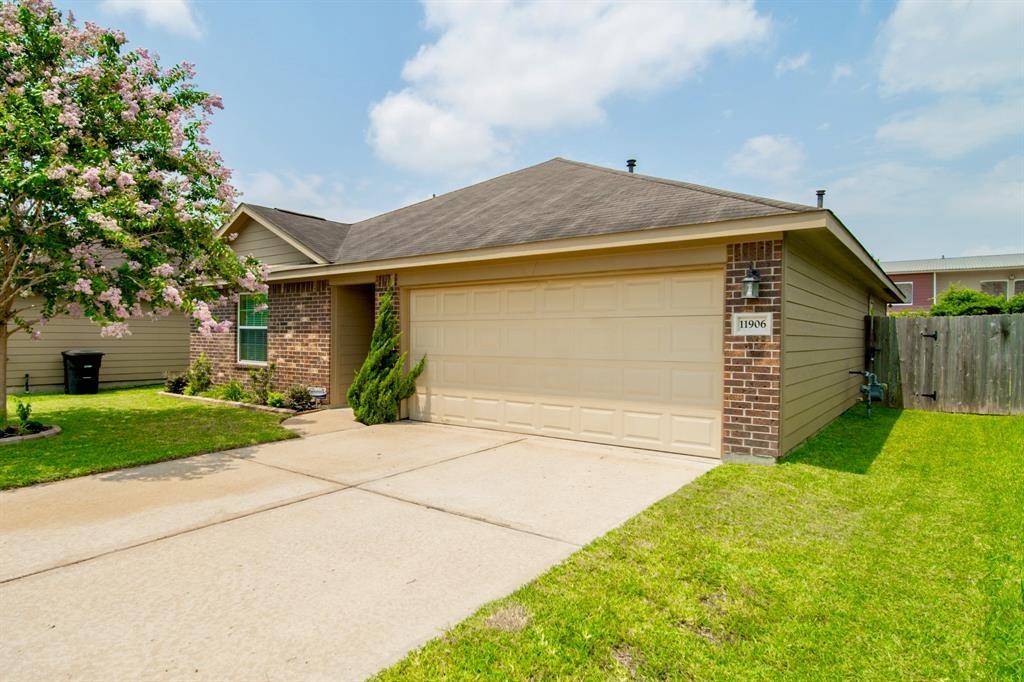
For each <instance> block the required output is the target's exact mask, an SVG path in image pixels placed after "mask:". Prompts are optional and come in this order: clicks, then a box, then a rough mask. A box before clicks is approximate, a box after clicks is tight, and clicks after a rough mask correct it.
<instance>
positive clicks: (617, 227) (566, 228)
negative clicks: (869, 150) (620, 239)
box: [243, 158, 820, 264]
mask: <svg viewBox="0 0 1024 682" xmlns="http://www.w3.org/2000/svg"><path fill="white" fill-rule="evenodd" d="M243 206H244V207H246V208H248V209H250V210H252V211H253V212H254V213H256V214H258V215H259V216H260V217H261V218H262V219H264V220H266V221H267V222H269V223H271V224H273V225H274V226H275V227H277V228H279V229H280V230H281V231H282V232H284V233H286V234H287V235H288V236H290V237H291V238H293V239H294V240H296V241H298V242H300V243H302V244H303V245H304V246H306V247H307V248H309V249H310V250H312V251H313V252H315V253H316V254H317V255H319V256H320V257H321V258H322V259H323V260H324V261H326V262H329V263H337V264H348V263H361V262H366V261H374V260H381V259H384V258H401V257H407V256H420V255H427V254H436V253H447V252H452V251H463V250H468V249H479V248H485V247H492V246H512V245H516V244H526V243H530V242H539V241H545V240H549V239H562V238H565V237H581V236H589V235H602V234H612V233H616V232H636V231H642V230H648V229H653V228H658V227H675V226H682V225H697V224H701V223H712V222H718V221H722V220H733V219H738V218H754V217H759V216H770V215H781V214H793V213H803V212H806V211H817V210H820V209H818V208H816V207H814V206H805V205H803V204H794V203H789V202H785V201H777V200H775V199H765V198H763V197H755V196H750V195H747V194H738V193H736V192H728V191H726V190H721V189H714V188H711V187H704V186H702V185H693V184H690V183H686V182H677V181H675V180H664V179H662V178H655V177H652V176H648V175H640V174H639V173H627V172H625V171H617V170H612V169H610V168H603V167H600V166H592V165H590V164H585V163H579V162H577V161H569V160H567V159H562V158H555V159H552V160H550V161H545V162H544V163H541V164H538V165H536V166H530V167H529V168H524V169H522V170H518V171H515V172H512V173H508V174H506V175H502V176H499V177H497V178H493V179H491V180H486V181H484V182H480V183H477V184H475V185H470V186H469V187H465V188H463V189H458V190H455V191H453V192H449V193H447V194H442V195H440V196H438V197H434V198H432V199H426V200H425V201H421V202H419V203H416V204H412V205H411V206H406V207H405V208H400V209H397V210H394V211H390V212H388V213H384V214H382V215H378V216H375V217H372V218H368V219H366V220H363V221H360V222H357V223H352V224H351V225H348V224H345V223H338V222H333V221H330V220H323V219H321V218H316V217H313V216H306V215H302V214H296V213H292V212H289V211H282V210H280V209H272V208H266V207H264V206H255V205H253V204H243Z"/></svg>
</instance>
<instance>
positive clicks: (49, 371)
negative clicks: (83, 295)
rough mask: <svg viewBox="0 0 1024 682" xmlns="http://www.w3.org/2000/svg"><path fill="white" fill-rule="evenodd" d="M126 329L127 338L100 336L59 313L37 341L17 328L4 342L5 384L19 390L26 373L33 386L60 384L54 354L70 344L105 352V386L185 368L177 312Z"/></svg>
mask: <svg viewBox="0 0 1024 682" xmlns="http://www.w3.org/2000/svg"><path fill="white" fill-rule="evenodd" d="M129 328H130V329H131V332H132V335H131V336H129V337H126V338H123V339H106V338H103V337H101V336H100V330H99V327H97V326H96V325H95V324H93V323H92V322H90V321H88V320H84V319H77V320H76V319H72V318H70V317H67V316H62V317H58V318H54V319H53V320H50V322H49V323H48V324H47V325H46V326H45V327H43V328H42V331H43V333H42V337H41V338H40V339H39V340H38V341H33V340H32V339H31V338H29V336H28V335H27V334H25V333H23V332H18V333H16V334H14V335H13V336H11V338H10V341H9V342H8V343H9V345H8V354H9V360H8V364H7V386H8V388H15V389H22V388H24V386H25V374H26V373H28V375H29V385H30V386H31V388H32V389H33V390H35V389H42V388H48V389H52V388H58V387H61V386H63V385H64V368H63V365H62V364H61V356H60V352H61V351H63V350H68V349H70V348H87V349H89V350H98V351H101V352H103V353H105V354H106V355H104V356H103V364H102V365H101V367H100V383H101V384H103V385H106V386H115V385H119V384H140V383H155V382H159V381H162V380H163V377H164V373H165V372H181V371H184V369H185V368H186V367H187V366H188V323H187V321H186V318H185V316H184V315H182V314H181V313H175V314H172V315H170V316H169V317H166V318H162V319H160V320H155V321H154V320H133V321H132V322H130V323H129Z"/></svg>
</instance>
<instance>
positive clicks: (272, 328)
mask: <svg viewBox="0 0 1024 682" xmlns="http://www.w3.org/2000/svg"><path fill="white" fill-rule="evenodd" d="M269 301H270V310H269V311H268V313H269V315H268V319H267V359H268V360H273V361H274V363H276V365H277V372H276V374H275V375H274V376H275V381H274V383H275V384H276V385H277V386H278V387H287V386H291V385H292V384H304V385H306V386H321V387H323V388H327V387H328V386H330V384H331V287H330V285H328V284H327V281H326V280H316V281H312V282H288V283H284V284H271V285H270V296H269Z"/></svg>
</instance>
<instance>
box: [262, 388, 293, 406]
mask: <svg viewBox="0 0 1024 682" xmlns="http://www.w3.org/2000/svg"><path fill="white" fill-rule="evenodd" d="M267 405H269V406H270V407H288V405H287V399H286V398H285V395H284V393H278V392H276V391H270V392H269V393H267Z"/></svg>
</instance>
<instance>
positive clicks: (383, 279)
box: [373, 273, 402, 320]
mask: <svg viewBox="0 0 1024 682" xmlns="http://www.w3.org/2000/svg"><path fill="white" fill-rule="evenodd" d="M388 289H391V290H392V292H391V293H392V299H391V301H392V303H393V304H394V306H395V318H396V319H398V320H401V319H402V308H401V306H402V297H401V296H399V293H398V275H396V274H393V273H388V274H385V275H377V278H376V281H375V282H374V285H373V315H374V317H376V316H377V310H378V309H379V308H380V296H381V294H383V293H384V292H385V291H387V290H388Z"/></svg>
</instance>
